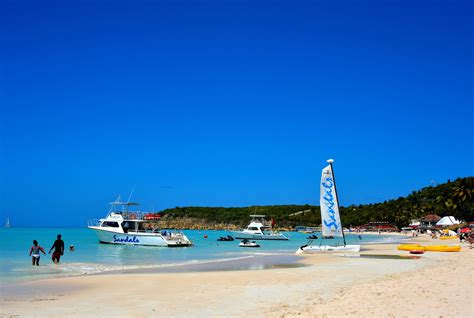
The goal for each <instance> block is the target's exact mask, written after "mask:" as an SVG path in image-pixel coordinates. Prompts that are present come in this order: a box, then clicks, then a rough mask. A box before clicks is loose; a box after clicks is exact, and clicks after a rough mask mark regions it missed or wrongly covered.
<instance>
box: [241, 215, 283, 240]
mask: <svg viewBox="0 0 474 318" xmlns="http://www.w3.org/2000/svg"><path fill="white" fill-rule="evenodd" d="M250 218H251V221H250V224H249V225H248V226H247V228H245V229H243V230H241V231H234V232H233V233H234V236H235V238H236V239H239V240H243V239H250V240H280V241H287V240H288V238H287V237H286V236H285V235H283V234H282V233H280V232H278V231H274V230H273V229H272V224H268V222H267V221H266V220H265V215H260V214H254V215H250Z"/></svg>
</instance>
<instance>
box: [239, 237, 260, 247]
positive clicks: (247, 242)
mask: <svg viewBox="0 0 474 318" xmlns="http://www.w3.org/2000/svg"><path fill="white" fill-rule="evenodd" d="M239 246H240V247H260V245H259V244H258V243H257V242H255V241H250V240H249V239H243V240H242V242H240V243H239Z"/></svg>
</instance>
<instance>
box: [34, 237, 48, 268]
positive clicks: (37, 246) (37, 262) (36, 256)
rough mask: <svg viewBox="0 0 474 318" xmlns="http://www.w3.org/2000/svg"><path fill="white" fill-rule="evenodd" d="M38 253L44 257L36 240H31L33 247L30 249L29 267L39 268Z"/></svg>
mask: <svg viewBox="0 0 474 318" xmlns="http://www.w3.org/2000/svg"><path fill="white" fill-rule="evenodd" d="M40 252H41V253H43V254H44V255H46V253H45V252H44V248H42V247H41V246H39V245H38V241H37V240H33V246H32V247H31V249H30V256H32V257H31V265H33V266H35V265H36V266H39V261H40Z"/></svg>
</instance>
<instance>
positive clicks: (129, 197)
mask: <svg viewBox="0 0 474 318" xmlns="http://www.w3.org/2000/svg"><path fill="white" fill-rule="evenodd" d="M134 191H135V185H133V187H132V191H130V195H129V196H128V200H127V203H130V199H131V198H132V195H133V192H134Z"/></svg>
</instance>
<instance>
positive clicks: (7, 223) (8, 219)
mask: <svg viewBox="0 0 474 318" xmlns="http://www.w3.org/2000/svg"><path fill="white" fill-rule="evenodd" d="M5 227H11V224H10V218H7V221H6V222H5Z"/></svg>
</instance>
